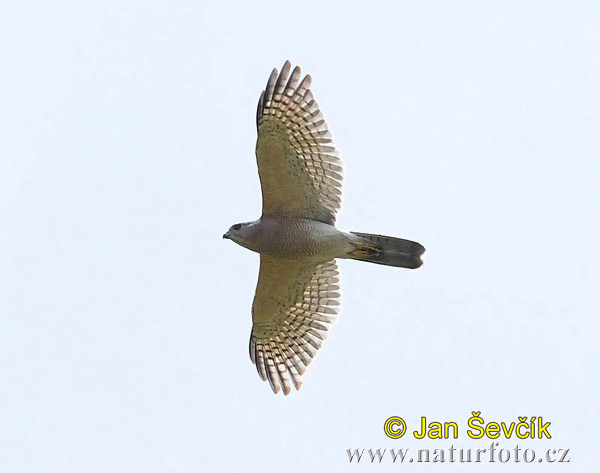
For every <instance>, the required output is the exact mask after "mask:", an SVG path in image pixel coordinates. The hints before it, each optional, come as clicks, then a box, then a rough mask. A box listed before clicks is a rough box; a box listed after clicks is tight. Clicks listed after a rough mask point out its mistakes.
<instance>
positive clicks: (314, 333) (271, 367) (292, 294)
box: [250, 255, 340, 395]
mask: <svg viewBox="0 0 600 473" xmlns="http://www.w3.org/2000/svg"><path fill="white" fill-rule="evenodd" d="M339 282H340V279H339V272H338V267H337V264H336V262H335V260H331V261H327V262H326V263H322V264H319V265H314V264H308V263H305V262H302V261H294V260H281V259H276V258H271V257H269V256H265V255H261V256H260V273H259V275H258V284H257V286H256V294H255V296H254V303H253V304H252V320H253V326H252V334H251V336H250V358H251V359H252V362H253V363H254V364H255V365H256V369H257V370H258V374H259V375H260V377H261V378H262V379H263V381H267V380H268V381H269V384H270V385H271V388H272V389H273V391H274V392H275V393H278V392H279V390H280V389H283V392H284V393H285V394H286V395H287V394H289V392H290V389H291V384H290V379H291V382H292V383H293V384H294V386H295V387H296V389H300V386H301V384H302V381H301V379H300V377H301V376H302V374H303V373H304V371H305V370H306V367H307V366H308V365H309V363H310V362H311V361H312V359H313V357H314V356H315V355H316V352H317V350H318V349H319V348H320V347H321V344H322V343H323V340H325V338H326V335H327V330H328V329H329V327H330V326H331V324H332V323H333V322H334V321H335V319H336V317H337V314H338V312H339V298H340V294H339V289H340V287H339Z"/></svg>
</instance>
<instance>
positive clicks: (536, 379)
mask: <svg viewBox="0 0 600 473" xmlns="http://www.w3.org/2000/svg"><path fill="white" fill-rule="evenodd" d="M598 18H599V7H598V6H597V4H596V3H594V2H591V1H589V2H583V1H582V2H547V1H545V2H542V1H538V2H522V1H519V2H510V1H509V2H495V5H491V4H490V3H489V2H487V3H482V2H441V1H438V2H418V3H415V2H391V1H390V2H377V1H375V2H370V3H364V2H362V3H360V4H359V3H358V2H354V3H352V2H341V1H339V2H317V1H305V2H282V1H279V2H276V3H275V2H273V3H269V2H237V3H236V2H233V3H232V2H219V5H216V4H209V2H128V3H127V4H123V3H122V2H116V1H106V2H96V4H95V5H91V4H90V3H89V2H87V3H86V2H83V3H82V2H74V1H60V2H42V1H38V2H9V3H8V4H5V5H4V6H3V9H2V15H1V17H0V63H1V64H2V68H1V70H0V90H1V93H0V110H1V111H2V112H1V113H0V130H1V132H0V378H1V386H0V406H1V407H0V470H1V471H2V472H54V471H56V472H87V473H91V472H111V473H116V472H132V471H140V472H167V471H174V472H175V471H176V472H201V471H215V472H217V471H224V472H233V471H245V472H254V471H256V472H258V471H260V472H271V471H290V472H301V471H344V470H346V469H348V468H350V467H352V468H354V469H356V468H361V470H362V469H367V468H371V469H372V468H377V469H378V471H392V470H393V471H397V469H398V468H410V467H412V468H413V469H414V470H415V471H429V470H435V471H439V470H440V469H441V470H443V471H463V470H465V468H467V467H465V466H464V465H460V464H456V463H455V464H451V463H449V462H446V464H444V465H439V464H438V465H434V464H430V465H427V464H417V463H414V464H412V465H398V464H392V463H391V459H390V458H385V459H384V460H382V463H381V464H380V465H378V466H377V467H374V466H373V465H370V464H369V465H368V466H365V465H362V467H361V465H359V466H356V465H349V464H348V459H347V456H346V453H345V449H346V448H369V447H373V448H386V449H390V448H400V447H404V448H406V447H408V448H410V449H411V450H412V449H417V448H431V449H434V448H448V447H449V446H450V445H451V444H454V445H455V446H462V447H465V448H467V447H471V448H473V449H475V448H484V447H486V446H488V445H489V443H490V441H489V440H480V441H476V440H471V439H469V438H468V437H467V436H466V428H467V420H468V419H469V417H470V415H471V411H473V410H479V411H481V412H482V417H484V419H485V420H486V421H493V420H495V421H505V422H511V421H517V422H518V416H528V417H531V416H543V418H544V420H545V421H551V422H552V425H551V428H550V432H551V434H552V440H546V441H544V440H526V441H523V440H518V439H515V438H512V439H509V440H506V439H499V440H498V441H499V442H500V447H506V448H511V449H512V448H513V447H514V446H515V445H516V444H519V445H520V446H522V447H528V448H533V449H536V452H538V455H541V452H544V451H545V450H546V449H547V448H570V449H571V453H570V458H571V463H570V464H568V465H561V467H560V469H561V471H592V470H593V469H594V468H595V467H597V460H596V459H595V458H594V455H595V452H596V451H597V444H596V438H595V435H596V432H597V428H596V427H597V425H596V424H597V420H598V417H599V416H598V414H599V411H598V395H599V393H598V384H599V383H598V359H599V355H600V353H599V351H600V350H599V348H598V333H599V329H600V324H599V322H598V317H599V314H598V313H599V310H598V308H599V304H598V294H599V292H600V291H599V290H600V287H599V286H600V284H599V281H600V278H599V269H598V268H599V267H600V258H599V256H598V237H599V232H598V230H599V224H598V222H599V217H600V215H599V211H598V202H599V200H600V195H599V194H600V193H599V191H598V175H599V174H600V164H599V162H600V160H599V158H600V156H599V154H600V153H599V144H600V143H599V139H598V131H599V126H600V119H599V103H600V100H599V99H600V92H599V91H600V84H599V80H598V77H599V76H600V54H599V42H600V34H599V33H598V31H600V30H599V28H598ZM286 59H290V60H291V61H292V63H293V64H298V65H300V66H301V67H302V68H303V71H304V72H306V73H310V74H311V75H312V76H313V90H314V93H315V95H316V98H317V100H318V101H319V103H320V105H321V108H322V110H323V112H324V114H325V118H326V119H327V121H328V123H329V125H330V129H331V130H332V132H333V135H334V138H335V140H336V143H337V144H338V146H339V148H340V150H341V153H342V158H343V159H344V161H345V171H346V173H345V175H346V179H345V197H344V209H343V212H342V214H341V216H340V218H339V220H338V222H339V225H340V226H341V227H342V228H345V229H349V230H357V231H365V232H377V233H386V234H390V235H396V236H400V237H405V238H410V239H414V240H417V241H419V242H421V243H422V244H424V245H425V247H426V248H427V253H426V255H425V264H424V266H423V267H422V268H421V269H419V270H418V271H408V270H400V269H396V268H386V267H381V266H376V265H368V264H361V263H358V262H353V261H342V262H341V270H342V297H343V306H342V314H341V317H340V320H339V322H338V323H337V324H336V325H335V326H334V327H333V329H332V330H331V332H330V337H329V340H328V341H327V342H326V343H325V345H324V347H323V349H322V350H321V351H320V353H319V355H318V356H317V358H316V360H315V362H314V363H313V364H312V365H311V367H310V368H309V370H308V372H307V374H306V375H305V376H304V386H303V388H302V390H301V391H300V392H293V393H292V394H291V395H290V396H288V397H283V396H282V395H279V396H274V395H273V393H272V392H271V390H270V389H269V386H268V384H266V383H263V382H262V381H261V380H260V379H259V378H258V375H257V373H256V371H255V369H254V366H253V365H252V364H251V362H250V360H249V357H248V337H249V334H250V327H251V316H250V306H251V302H252V297H253V294H254V288H255V284H256V276H257V273H258V256H257V255H256V254H253V253H251V252H249V251H247V250H244V249H243V248H240V247H238V246H236V245H234V244H232V243H231V242H228V241H223V240H222V239H221V235H222V234H223V232H224V231H225V230H227V228H228V227H229V226H230V225H231V224H233V223H236V222H239V221H248V220H253V219H255V218H257V217H258V216H259V215H260V205H261V201H260V188H259V182H258V176H257V171H256V164H255V159H254V142H255V133H256V131H255V123H254V117H255V107H256V102H257V100H258V97H259V94H260V91H261V90H262V88H263V87H264V85H265V83H266V80H267V78H268V75H269V73H270V71H271V69H272V68H273V67H274V66H276V67H278V68H280V67H281V65H282V64H283V62H284V61H285V60H286ZM392 415H398V416H402V417H403V418H404V419H405V420H406V422H407V423H408V424H409V428H413V430H414V429H415V428H416V427H417V423H418V420H419V418H420V416H422V415H426V416H427V418H428V419H430V420H438V421H456V422H457V423H458V424H459V425H460V426H461V432H460V438H459V439H458V440H418V441H417V440H415V439H411V438H409V435H407V436H405V437H404V438H403V439H400V440H391V439H388V438H387V437H385V435H384V433H383V423H384V421H385V420H386V418H388V417H390V416H392ZM365 455H367V454H366V453H365ZM363 461H364V460H363ZM521 464H522V463H521ZM521 464H519V465H515V464H514V463H508V464H499V463H492V464H488V463H482V464H480V466H478V467H477V468H481V470H482V471H512V470H513V469H514V468H515V467H516V466H520V465H521ZM593 465H595V466H593ZM542 467H544V468H543V469H544V470H545V467H546V464H545V463H541V464H538V463H537V459H536V462H534V463H533V464H531V465H529V466H528V467H527V468H528V471H538V470H540V469H542Z"/></svg>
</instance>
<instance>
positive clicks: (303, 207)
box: [256, 61, 342, 224]
mask: <svg viewBox="0 0 600 473" xmlns="http://www.w3.org/2000/svg"><path fill="white" fill-rule="evenodd" d="M290 69H291V65H290V62H289V61H286V63H285V64H284V65H283V68H282V69H281V74H279V75H277V69H273V72H272V73H271V76H270V77H269V81H268V82H267V87H266V89H265V90H264V91H263V93H262V94H261V96H260V99H259V101H258V109H257V113H256V125H257V128H258V140H257V142H256V159H257V162H258V173H259V175H260V182H261V187H262V197H263V215H290V216H296V217H302V218H310V219H312V220H319V221H321V222H325V223H329V224H333V223H334V222H335V215H336V213H337V212H338V210H339V209H340V207H341V196H342V162H341V160H340V158H339V152H338V151H337V149H336V148H335V144H334V143H333V139H332V136H331V133H330V132H329V131H328V130H327V124H326V123H325V120H324V119H323V115H322V114H321V111H320V110H319V106H318V104H317V102H316V101H315V99H314V97H313V94H312V92H311V91H310V84H311V77H310V76H309V75H307V76H305V77H304V78H303V79H302V80H301V81H300V73H301V72H300V68H299V67H297V66H296V67H295V68H294V70H293V71H292V72H291V75H290Z"/></svg>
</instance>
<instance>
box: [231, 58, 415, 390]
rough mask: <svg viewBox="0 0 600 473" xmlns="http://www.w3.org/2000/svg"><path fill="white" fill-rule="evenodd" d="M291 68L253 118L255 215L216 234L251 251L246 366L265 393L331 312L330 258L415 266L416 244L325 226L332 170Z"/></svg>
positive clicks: (333, 192)
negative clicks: (258, 211) (256, 264)
mask: <svg viewBox="0 0 600 473" xmlns="http://www.w3.org/2000/svg"><path fill="white" fill-rule="evenodd" d="M300 78H301V71H300V68H299V67H297V66H296V67H295V68H294V69H293V70H292V68H291V65H290V62H289V61H286V62H285V64H284V65H283V68H282V69H281V73H280V74H278V73H277V69H273V72H272V73H271V76H270V77H269V80H268V82H267V86H266V88H265V90H264V91H263V92H262V94H261V95H260V99H259V101H258V109H257V113H256V126H257V129H258V140H257V142H256V160H257V163H258V174H259V176H260V183H261V188H262V201H263V208H262V216H261V217H260V218H259V219H258V220H255V221H253V222H247V223H237V224H235V225H233V226H231V228H229V230H228V231H227V233H225V234H224V235H223V238H226V239H230V240H233V241H234V242H235V243H237V244H238V245H241V246H243V247H245V248H248V249H250V250H252V251H255V252H257V253H260V271H259V274H258V284H257V286H256V293H255V295H254V302H253V304H252V321H253V325H252V333H251V335H250V359H251V360H252V363H254V364H255V365H256V368H257V370H258V374H259V375H260V377H261V378H262V379H263V381H269V384H270V385H271V388H272V389H273V391H274V392H275V393H278V392H279V391H280V390H283V392H284V394H286V395H287V394H289V393H290V391H291V385H292V384H293V385H294V387H295V388H296V389H300V386H301V385H302V380H301V376H302V374H303V373H304V372H305V370H306V367H307V366H308V365H309V364H310V362H311V361H312V359H313V358H314V356H315V355H316V353H317V350H318V349H319V348H320V347H321V344H322V343H323V340H324V339H325V337H326V336H327V331H328V329H329V327H330V326H331V324H332V323H333V322H334V321H335V319H336V317H337V314H338V313H339V298H340V292H339V291H340V285H339V284H340V279H339V270H338V265H337V263H336V258H347V259H354V260H359V261H368V262H370V263H377V264H384V265H388V266H396V267H401V268H411V269H414V268H418V267H419V266H421V264H422V261H421V255H422V254H423V253H424V252H425V248H424V247H423V246H422V245H420V244H419V243H417V242H414V241H410V240H404V239H401V238H395V237H389V236H384V235H374V234H370V233H359V232H346V231H343V230H339V229H338V228H336V227H335V218H336V214H337V213H338V211H339V210H340V207H341V196H342V162H341V160H340V157H339V152H338V150H337V149H336V147H335V145H334V143H333V139H332V136H331V133H330V132H329V130H328V129H327V124H326V123H325V120H324V119H323V115H322V113H321V111H320V110H319V106H318V105H317V102H316V101H315V99H314V97H313V93H312V92H311V90H310V86H311V77H310V75H306V76H305V77H304V78H303V79H302V80H301V79H300Z"/></svg>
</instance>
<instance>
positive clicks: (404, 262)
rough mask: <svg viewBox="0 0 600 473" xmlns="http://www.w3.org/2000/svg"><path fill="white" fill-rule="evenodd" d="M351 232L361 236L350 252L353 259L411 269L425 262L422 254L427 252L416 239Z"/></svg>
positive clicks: (349, 255)
mask: <svg viewBox="0 0 600 473" xmlns="http://www.w3.org/2000/svg"><path fill="white" fill-rule="evenodd" d="M350 233H352V234H353V235H356V236H358V237H360V238H361V240H360V241H358V242H355V243H354V246H355V249H354V250H353V251H351V252H350V253H349V254H348V257H349V258H351V259H356V260H360V261H368V262H369V263H376V264H384V265H386V266H396V267H400V268H410V269H415V268H418V267H419V266H421V265H422V264H423V261H422V260H421V255H422V254H423V253H425V248H424V247H423V245H421V244H420V243H417V242H416V241H410V240H404V239H402V238H395V237H390V236H385V235H373V234H371V233H359V232H350Z"/></svg>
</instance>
